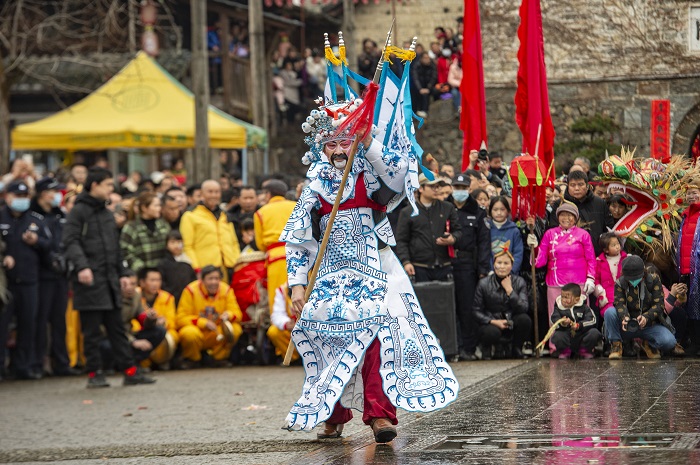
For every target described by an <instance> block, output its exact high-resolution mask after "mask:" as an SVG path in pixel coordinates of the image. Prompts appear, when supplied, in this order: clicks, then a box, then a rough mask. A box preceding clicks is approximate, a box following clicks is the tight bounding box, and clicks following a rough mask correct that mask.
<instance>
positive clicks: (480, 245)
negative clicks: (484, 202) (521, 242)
mask: <svg viewBox="0 0 700 465" xmlns="http://www.w3.org/2000/svg"><path fill="white" fill-rule="evenodd" d="M485 219H486V210H484V209H483V208H480V207H479V204H478V203H477V202H476V200H475V199H474V197H472V196H471V195H470V196H469V198H467V201H466V202H464V205H462V207H461V208H457V220H458V221H459V225H460V227H461V229H462V237H461V238H460V239H459V241H457V242H455V252H456V255H457V256H456V257H455V258H454V259H453V260H452V263H453V264H454V265H455V266H461V267H466V266H469V265H471V266H473V267H474V269H475V270H476V271H477V274H480V275H486V274H488V272H489V270H490V269H491V246H490V244H491V238H490V236H489V229H488V228H487V227H486V223H485Z"/></svg>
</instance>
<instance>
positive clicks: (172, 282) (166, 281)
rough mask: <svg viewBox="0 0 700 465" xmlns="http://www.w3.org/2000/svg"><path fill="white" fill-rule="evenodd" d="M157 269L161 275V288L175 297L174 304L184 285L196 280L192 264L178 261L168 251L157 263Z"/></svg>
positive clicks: (178, 300) (178, 299)
mask: <svg viewBox="0 0 700 465" xmlns="http://www.w3.org/2000/svg"><path fill="white" fill-rule="evenodd" d="M158 269H159V270H160V274H161V276H162V277H163V285H162V286H161V287H162V289H163V290H164V291H166V292H169V293H170V294H172V295H173V296H174V297H175V305H176V306H177V304H178V302H180V295H181V294H182V291H183V290H184V289H185V287H187V285H188V284H189V283H191V282H192V281H196V280H197V273H195V272H194V270H193V269H192V265H190V264H189V263H186V262H178V261H177V260H175V257H173V255H172V254H171V253H169V252H168V253H166V254H165V257H164V258H162V259H161V261H160V263H158Z"/></svg>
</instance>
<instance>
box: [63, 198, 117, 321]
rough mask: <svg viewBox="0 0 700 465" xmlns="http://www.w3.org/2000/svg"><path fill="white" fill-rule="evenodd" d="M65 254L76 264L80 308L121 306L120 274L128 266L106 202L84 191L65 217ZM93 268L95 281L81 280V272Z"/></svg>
mask: <svg viewBox="0 0 700 465" xmlns="http://www.w3.org/2000/svg"><path fill="white" fill-rule="evenodd" d="M63 248H64V250H65V251H66V258H67V259H68V260H70V261H71V262H72V263H73V264H74V265H75V272H74V273H73V276H72V279H71V284H72V286H73V307H74V308H75V309H76V310H79V311H85V310H114V309H118V308H120V307H121V302H122V295H121V288H120V285H119V278H120V277H121V276H124V275H125V272H126V266H125V264H124V262H123V261H122V257H121V251H120V249H119V231H118V230H117V225H116V223H115V222H114V215H113V214H112V212H111V211H109V210H107V208H106V205H105V202H104V201H103V200H99V199H97V198H95V197H93V196H91V195H90V194H89V193H87V192H83V193H82V194H80V195H79V196H78V198H77V199H76V201H75V206H74V207H73V210H71V212H70V214H69V215H68V217H67V218H66V226H65V228H64V229H63ZM85 268H90V269H91V270H92V276H93V282H92V284H91V285H89V286H87V285H84V284H81V283H80V282H79V281H78V272H79V271H81V270H84V269H85Z"/></svg>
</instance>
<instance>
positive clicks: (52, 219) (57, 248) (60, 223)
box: [29, 199, 66, 281]
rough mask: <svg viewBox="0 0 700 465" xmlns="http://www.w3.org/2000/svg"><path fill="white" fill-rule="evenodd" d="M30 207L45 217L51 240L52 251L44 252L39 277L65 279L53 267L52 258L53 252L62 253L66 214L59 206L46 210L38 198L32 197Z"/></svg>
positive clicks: (47, 232) (50, 279) (43, 278)
mask: <svg viewBox="0 0 700 465" xmlns="http://www.w3.org/2000/svg"><path fill="white" fill-rule="evenodd" d="M29 209H30V210H31V211H33V212H36V213H38V214H40V215H42V216H43V217H44V226H45V231H46V235H47V236H48V240H49V250H50V252H51V253H46V254H44V255H45V256H44V257H43V260H42V261H41V269H40V270H39V278H40V279H41V280H42V281H45V280H49V281H55V280H57V279H65V278H64V275H63V274H61V273H58V272H56V271H55V270H54V269H53V267H52V265H51V260H52V259H53V256H52V254H54V255H61V254H62V252H61V239H62V237H63V227H64V225H65V224H66V215H65V214H64V213H63V211H62V210H61V209H60V208H58V207H52V208H51V210H49V211H46V210H44V209H43V208H42V207H41V205H39V203H38V202H37V201H36V199H32V203H31V205H30V207H29Z"/></svg>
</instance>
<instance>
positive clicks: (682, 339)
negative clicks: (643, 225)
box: [645, 263, 688, 357]
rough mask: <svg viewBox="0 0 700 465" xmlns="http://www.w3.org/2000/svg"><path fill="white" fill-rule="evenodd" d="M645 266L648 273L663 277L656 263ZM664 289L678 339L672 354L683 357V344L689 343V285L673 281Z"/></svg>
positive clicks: (665, 299)
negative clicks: (686, 305)
mask: <svg viewBox="0 0 700 465" xmlns="http://www.w3.org/2000/svg"><path fill="white" fill-rule="evenodd" d="M645 268H646V272H647V274H649V275H652V276H658V277H659V278H660V277H661V275H660V274H659V269H658V268H657V267H656V266H655V265H653V264H651V263H646V264H645ZM662 289H663V291H664V311H665V313H666V315H668V317H669V318H670V319H671V324H672V326H673V328H674V330H675V336H676V341H677V342H676V347H674V348H673V350H672V351H671V354H673V355H675V356H677V357H682V356H683V355H685V350H684V349H683V344H687V341H686V327H687V325H688V315H687V314H686V312H685V309H684V308H683V304H685V303H686V302H687V301H688V285H687V284H684V283H673V285H672V286H671V290H670V291H669V290H668V289H667V288H666V286H663V285H662Z"/></svg>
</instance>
